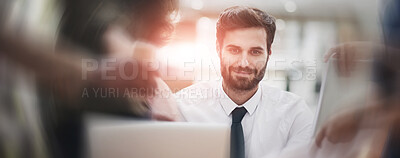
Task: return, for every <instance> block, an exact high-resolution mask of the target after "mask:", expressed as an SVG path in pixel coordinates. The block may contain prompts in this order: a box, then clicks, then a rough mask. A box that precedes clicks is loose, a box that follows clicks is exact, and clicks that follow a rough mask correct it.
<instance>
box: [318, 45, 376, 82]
mask: <svg viewBox="0 0 400 158" xmlns="http://www.w3.org/2000/svg"><path fill="white" fill-rule="evenodd" d="M377 47H378V45H376V44H373V43H371V42H348V43H343V44H339V45H337V46H334V47H332V48H330V49H329V50H328V52H327V53H326V54H325V56H324V62H328V60H329V58H331V57H332V58H335V59H337V60H338V62H337V65H336V66H337V67H338V70H339V74H340V75H342V76H349V74H350V72H351V71H352V70H353V69H354V67H355V61H356V60H370V59H372V55H373V52H374V51H375V50H376V49H377Z"/></svg>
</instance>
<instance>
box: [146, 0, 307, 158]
mask: <svg viewBox="0 0 400 158" xmlns="http://www.w3.org/2000/svg"><path fill="white" fill-rule="evenodd" d="M216 27H217V28H216V29H217V33H216V36H217V52H218V56H219V58H220V61H221V62H220V65H221V75H222V81H210V82H201V83H197V84H194V85H192V86H190V87H187V88H184V89H182V90H181V91H179V92H177V93H176V94H175V98H176V102H177V105H178V108H179V111H180V114H181V115H182V116H181V119H183V120H184V121H188V122H208V123H222V124H230V125H231V153H230V155H231V157H232V158H245V157H246V158H260V157H275V156H276V155H278V154H279V153H280V152H281V151H282V150H284V149H287V148H291V147H294V146H296V145H300V144H303V143H308V142H309V140H310V138H311V132H312V118H313V114H312V113H311V111H310V109H309V108H308V106H307V104H306V102H305V101H304V100H303V99H301V98H300V97H299V96H297V95H295V94H293V93H290V92H286V91H282V90H279V89H277V88H273V87H270V86H268V85H266V84H265V83H262V82H261V80H262V79H263V77H264V74H265V70H266V67H267V63H268V61H269V58H270V55H271V54H272V50H271V45H272V42H273V40H274V35H275V28H276V27H275V18H274V17H272V16H271V15H269V14H268V13H266V12H264V11H261V10H259V9H257V8H250V7H243V6H235V7H230V8H227V9H225V10H224V11H223V12H222V13H221V14H220V16H219V18H218V22H217V26H216ZM166 88H168V87H166ZM164 99H165V100H172V98H171V97H170V98H168V96H165V98H164ZM150 105H151V106H153V104H150ZM158 105H160V104H158ZM161 105H164V106H167V105H165V103H164V104H161ZM170 106H171V104H170ZM172 106H173V107H174V105H172ZM167 107H168V106H167ZM171 114H172V117H174V116H175V115H176V114H174V113H173V112H171ZM178 115H179V113H178Z"/></svg>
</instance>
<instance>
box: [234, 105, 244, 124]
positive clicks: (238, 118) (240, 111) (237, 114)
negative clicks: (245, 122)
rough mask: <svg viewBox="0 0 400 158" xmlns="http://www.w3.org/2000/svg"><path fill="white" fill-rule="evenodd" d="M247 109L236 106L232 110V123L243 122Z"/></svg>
mask: <svg viewBox="0 0 400 158" xmlns="http://www.w3.org/2000/svg"><path fill="white" fill-rule="evenodd" d="M246 113H247V110H246V108H244V107H242V108H236V109H235V110H233V111H232V123H240V122H242V119H243V117H244V115H246Z"/></svg>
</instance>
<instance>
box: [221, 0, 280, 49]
mask: <svg viewBox="0 0 400 158" xmlns="http://www.w3.org/2000/svg"><path fill="white" fill-rule="evenodd" d="M250 27H262V28H264V29H265V32H266V33H267V39H266V40H267V49H268V52H269V51H270V49H271V44H272V42H273V41H274V36H275V30H276V26H275V18H274V17H273V16H271V15H269V14H268V13H266V12H264V11H261V10H259V9H257V8H251V7H244V6H234V7H230V8H227V9H225V10H224V11H223V12H222V13H221V14H220V15H219V18H218V22H217V51H220V50H221V46H222V43H223V40H224V38H225V33H226V31H230V30H235V29H240V28H250Z"/></svg>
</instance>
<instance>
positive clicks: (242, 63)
mask: <svg viewBox="0 0 400 158" xmlns="http://www.w3.org/2000/svg"><path fill="white" fill-rule="evenodd" d="M247 58H248V56H247V53H243V54H242V55H241V56H240V60H239V66H242V67H247V66H249V61H248V59H247Z"/></svg>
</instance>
